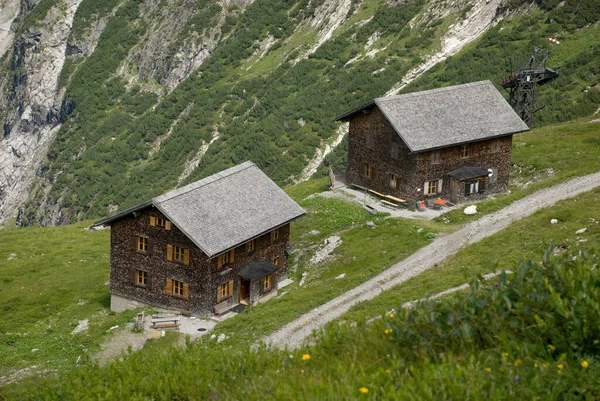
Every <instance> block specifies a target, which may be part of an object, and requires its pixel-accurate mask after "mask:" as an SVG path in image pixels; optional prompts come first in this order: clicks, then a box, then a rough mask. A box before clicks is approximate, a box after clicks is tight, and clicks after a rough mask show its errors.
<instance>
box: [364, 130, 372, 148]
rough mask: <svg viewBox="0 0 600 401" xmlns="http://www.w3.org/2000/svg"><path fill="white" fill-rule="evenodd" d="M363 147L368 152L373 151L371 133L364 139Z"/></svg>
mask: <svg viewBox="0 0 600 401" xmlns="http://www.w3.org/2000/svg"><path fill="white" fill-rule="evenodd" d="M365 147H366V148H367V149H369V150H373V133H372V132H369V133H368V134H367V136H366V137H365Z"/></svg>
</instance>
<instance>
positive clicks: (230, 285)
mask: <svg viewBox="0 0 600 401" xmlns="http://www.w3.org/2000/svg"><path fill="white" fill-rule="evenodd" d="M227 295H228V296H232V295H233V280H229V282H228V283H227Z"/></svg>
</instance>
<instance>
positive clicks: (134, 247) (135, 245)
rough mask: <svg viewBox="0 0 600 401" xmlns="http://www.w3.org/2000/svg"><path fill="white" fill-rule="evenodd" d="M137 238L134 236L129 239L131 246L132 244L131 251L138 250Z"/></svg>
mask: <svg viewBox="0 0 600 401" xmlns="http://www.w3.org/2000/svg"><path fill="white" fill-rule="evenodd" d="M138 238H139V237H138V236H137V235H136V236H134V237H133V238H132V239H131V240H132V241H131V244H132V246H133V249H135V250H136V251H137V249H138Z"/></svg>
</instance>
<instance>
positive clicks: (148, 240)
mask: <svg viewBox="0 0 600 401" xmlns="http://www.w3.org/2000/svg"><path fill="white" fill-rule="evenodd" d="M146 244H148V253H150V252H152V248H153V242H152V241H150V238H148V239H147V240H146Z"/></svg>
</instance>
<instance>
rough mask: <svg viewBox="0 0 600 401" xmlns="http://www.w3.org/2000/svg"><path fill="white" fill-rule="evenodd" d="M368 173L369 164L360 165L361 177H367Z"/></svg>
mask: <svg viewBox="0 0 600 401" xmlns="http://www.w3.org/2000/svg"><path fill="white" fill-rule="evenodd" d="M366 171H367V163H361V164H360V175H365V174H366Z"/></svg>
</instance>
